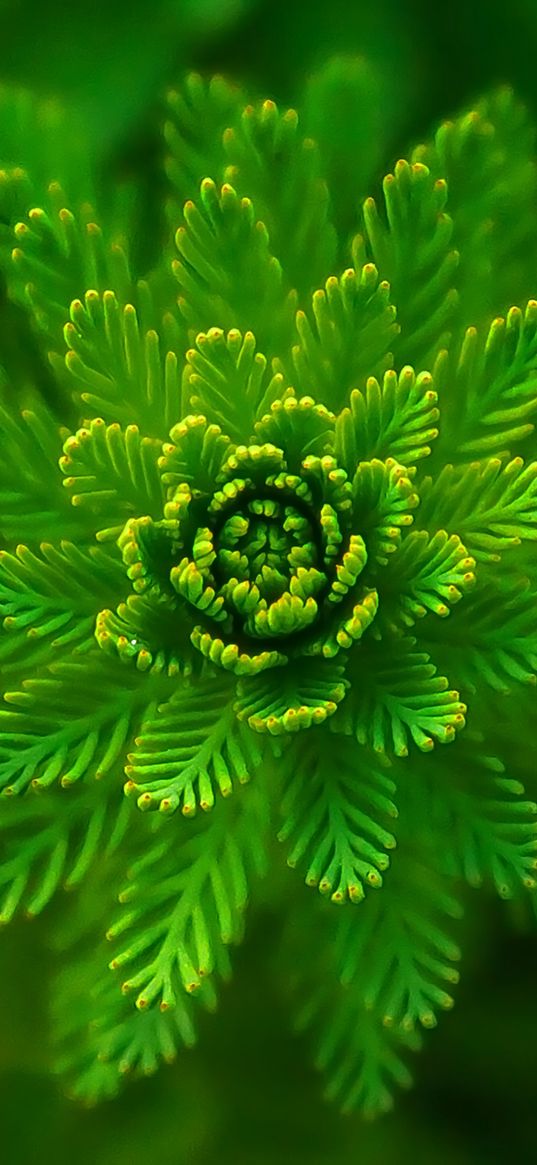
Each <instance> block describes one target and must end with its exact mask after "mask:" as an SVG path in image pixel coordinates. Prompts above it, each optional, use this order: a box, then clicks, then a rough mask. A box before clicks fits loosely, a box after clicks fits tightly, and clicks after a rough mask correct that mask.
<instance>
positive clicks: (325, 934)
mask: <svg viewBox="0 0 537 1165" xmlns="http://www.w3.org/2000/svg"><path fill="white" fill-rule="evenodd" d="M338 67H339V66H338ZM314 90H315V86H313V89H311V92H310V101H311V100H312V97H311V93H313V92H314ZM310 116H311V111H310ZM66 148H67V147H66ZM532 150H533V145H532V132H531V131H530V128H529V126H528V122H527V119H526V116H525V114H524V113H523V111H521V109H520V108H519V106H518V104H517V103H516V102H515V100H514V99H513V98H512V96H511V95H509V94H507V93H506V92H503V91H502V92H501V93H499V94H496V95H493V96H492V97H491V98H489V99H487V100H486V101H484V102H483V103H481V105H480V106H479V107H478V109H477V110H476V111H474V112H472V113H470V114H465V115H463V116H462V117H461V118H459V119H457V120H456V121H454V122H453V123H450V124H448V125H445V126H444V127H442V128H441V129H440V131H439V132H438V134H437V136H436V138H435V140H434V142H432V143H431V144H428V145H427V144H425V145H424V146H421V147H419V148H418V149H417V150H416V151H415V153H414V154H413V155H412V156H411V157H410V158H409V159H408V160H405V159H403V160H400V161H398V162H397V164H396V165H395V166H394V168H393V172H392V173H390V174H389V175H388V176H387V177H386V178H385V180H384V184H383V197H382V198H381V199H380V200H378V204H376V203H375V202H374V201H373V200H372V199H371V198H368V199H366V201H365V203H364V206H363V210H362V213H361V215H359V214H358V212H357V213H356V216H355V218H356V221H355V223H354V229H353V237H352V240H351V242H350V249H349V245H348V239H347V237H346V236H345V237H339V236H338V233H337V230H336V226H335V224H336V223H337V222H338V221H339V219H340V213H341V208H342V207H343V205H345V207H346V209H345V214H344V215H343V217H344V219H345V221H346V219H347V217H348V213H349V207H350V204H351V203H350V201H349V199H348V198H347V197H345V198H343V199H342V198H341V197H339V196H338V195H337V194H336V198H335V200H334V202H335V206H336V212H337V213H333V212H332V204H331V195H330V191H329V183H328V181H327V178H329V177H330V175H333V174H337V173H339V170H338V165H337V159H336V158H335V156H334V150H333V149H331V148H329V146H328V143H327V141H326V136H325V137H324V138H323V140H322V141H321V144H320V145H318V144H316V143H315V142H314V141H313V140H312V139H311V138H310V137H309V135H308V134H307V133H305V132H304V131H303V127H302V124H301V120H300V118H299V116H298V114H297V113H296V112H295V111H294V110H286V109H280V108H278V107H277V105H276V104H275V103H274V102H273V101H265V102H262V103H256V102H253V103H247V98H246V97H245V96H244V95H243V94H242V93H241V92H240V91H239V90H238V89H235V88H234V87H233V86H232V85H230V84H228V82H226V81H224V80H222V79H220V78H216V79H213V80H212V81H205V80H204V79H202V78H200V77H197V76H191V77H189V78H187V79H186V80H185V82H184V83H183V84H182V85H181V86H179V87H178V88H177V89H175V90H174V91H173V92H172V93H170V94H169V96H168V103H167V114H166V125H165V151H166V152H167V160H166V162H165V171H166V175H165V177H163V184H165V183H166V182H167V204H166V207H165V208H164V207H163V213H162V219H161V221H162V223H164V222H166V223H167V228H166V231H165V237H162V238H159V237H157V235H158V232H157V233H156V234H155V238H154V239H153V249H154V253H158V254H159V256H160V257H159V261H158V262H157V264H156V265H155V267H154V268H153V269H152V270H150V271H146V272H143V273H141V272H139V271H134V270H133V269H132V266H131V264H130V262H129V246H128V240H126V239H125V238H124V234H125V232H124V231H122V230H119V231H118V229H117V226H118V223H117V215H116V214H115V213H114V214H113V215H111V214H109V213H108V212H107V210H106V205H105V206H104V209H102V210H101V212H99V211H98V209H96V208H97V204H98V202H99V191H98V190H97V193H96V195H95V193H94V192H93V191H90V190H89V189H87V190H85V189H84V188H83V179H82V175H81V174H80V175H79V178H78V180H77V170H76V166H74V165H71V166H69V165H67V164H66V165H65V167H63V169H62V172H60V169H58V172H55V171H54V168H51V167H49V168H48V169H47V163H46V158H45V159H43V158H40V159H39V161H37V158H36V167H35V173H34V174H26V173H25V172H23V171H22V170H21V168H20V165H19V164H18V162H19V160H18V159H16V158H11V157H6V158H5V159H4V161H5V169H4V170H2V172H1V177H0V198H1V201H2V223H3V225H2V228H1V231H0V262H1V265H2V270H3V273H4V277H5V280H6V285H7V288H8V291H9V294H10V296H11V298H12V300H13V301H14V303H15V304H16V305H17V310H18V312H21V313H23V316H25V318H26V321H27V328H28V335H29V336H30V335H32V336H33V340H32V343H33V345H34V349H35V353H36V355H35V365H36V369H37V371H36V374H35V376H34V378H33V379H34V381H35V383H32V382H28V378H25V380H24V383H22V384H20V385H7V384H6V382H5V381H3V382H2V387H1V390H0V391H1V399H0V443H1V448H2V459H1V464H0V539H1V547H0V625H1V634H0V666H1V689H0V690H1V693H2V697H1V704H0V791H1V799H0V921H1V922H3V923H7V922H9V921H10V920H11V918H12V917H13V916H14V915H15V914H16V913H17V912H19V911H25V912H26V913H27V914H28V915H30V916H31V915H35V914H37V913H39V912H40V911H41V910H43V909H44V908H45V907H46V906H47V904H48V903H49V901H50V900H51V899H52V897H53V895H54V893H55V891H56V890H57V889H59V888H60V887H62V886H64V887H67V888H69V889H74V888H75V887H77V888H78V887H79V886H80V893H81V905H80V910H79V913H78V916H75V914H74V913H73V912H72V911H70V910H68V909H67V910H66V911H65V919H64V922H63V923H61V922H60V927H59V931H58V934H57V936H56V940H55V941H56V942H57V943H58V944H59V946H60V947H61V958H60V961H61V963H62V970H61V973H59V975H58V978H57V980H56V983H55V985H54V987H53V994H54V1000H55V1002H54V1007H53V1012H54V1016H55V1027H56V1042H57V1047H58V1066H59V1068H60V1069H61V1071H62V1072H63V1073H64V1074H65V1076H66V1078H67V1079H68V1081H69V1083H70V1087H71V1089H72V1091H73V1093H74V1095H76V1096H77V1097H79V1098H80V1099H85V1100H88V1101H92V1102H93V1101H96V1100H98V1099H100V1098H102V1097H104V1096H108V1095H113V1093H114V1092H115V1091H116V1090H117V1088H118V1086H119V1083H120V1080H121V1077H122V1075H123V1074H124V1073H125V1072H128V1071H130V1070H132V1071H133V1072H134V1073H142V1074H143V1073H148V1072H151V1071H153V1070H154V1069H155V1068H156V1067H157V1065H158V1063H159V1062H160V1061H161V1060H169V1059H171V1058H172V1057H173V1056H174V1055H175V1053H176V1050H177V1049H178V1048H179V1047H180V1046H182V1045H187V1046H188V1045H189V1044H191V1043H192V1042H193V1041H194V1039H195V1033H196V1022H195V1021H196V1013H197V1010H198V1008H199V1006H200V1004H201V1006H203V1007H207V1008H209V1009H210V1008H212V1007H213V1006H214V1004H215V1000H216V989H217V983H218V979H219V977H220V978H222V977H224V978H226V977H228V976H229V974H230V972H231V959H230V954H229V949H228V948H229V947H230V946H232V945H233V944H236V943H237V942H239V941H240V940H241V938H242V935H243V931H244V920H245V912H246V907H247V904H248V899H249V896H250V894H251V891H252V888H253V887H254V886H255V885H256V880H257V879H258V877H259V876H260V875H262V874H265V873H266V872H267V869H268V868H269V866H270V861H271V860H272V857H273V849H272V848H271V846H270V836H271V832H270V831H271V829H272V819H273V818H274V817H275V816H278V815H279V816H280V821H279V823H278V825H277V826H276V828H275V830H274V831H273V832H275V833H276V834H277V836H278V837H279V840H280V842H281V843H282V845H283V847H284V848H285V853H286V857H287V863H288V865H289V866H290V867H292V868H293V869H294V868H295V867H296V868H297V870H298V871H300V875H298V876H301V877H302V879H303V880H304V881H305V883H306V884H307V885H308V886H310V887H312V888H317V890H318V891H319V893H318V894H314V893H311V894H309V895H308V893H307V891H306V890H305V889H303V888H301V887H299V888H298V889H297V892H296V894H295V895H293V894H292V893H289V894H285V895H283V894H282V895H279V897H281V898H283V899H284V900H285V904H286V909H288V911H289V915H290V921H289V925H288V928H287V936H288V937H287V938H286V939H285V940H284V942H283V943H282V951H281V955H282V956H283V957H284V958H285V959H286V960H287V961H286V964H285V974H283V973H282V978H284V979H286V981H287V980H288V981H289V985H290V987H292V988H293V987H294V988H296V990H297V993H298V999H299V1000H300V1007H299V1022H301V1023H302V1024H303V1025H306V1026H314V1027H316V1029H317V1032H318V1053H317V1062H318V1063H319V1065H320V1067H321V1068H323V1070H325V1071H326V1073H327V1076H328V1094H329V1095H330V1096H332V1097H334V1098H335V1099H337V1100H338V1102H339V1103H341V1104H342V1105H343V1106H344V1107H345V1108H352V1107H354V1106H356V1105H358V1106H360V1107H361V1108H362V1109H363V1110H364V1111H365V1112H366V1113H368V1114H373V1113H374V1112H377V1111H382V1110H385V1109H386V1108H387V1107H388V1106H389V1104H390V1103H391V1092H392V1086H393V1085H396V1084H400V1085H405V1084H407V1083H408V1082H409V1080H410V1077H409V1073H408V1068H407V1066H406V1050H407V1049H410V1050H412V1049H415V1048H417V1047H418V1046H419V1043H420V1034H419V1031H420V1028H430V1027H433V1026H434V1024H435V1023H436V1022H437V1019H438V1017H439V1015H440V1014H441V1012H442V1011H443V1010H446V1009H448V1008H450V1007H451V1006H452V1003H453V994H452V992H453V988H454V986H455V984H456V982H457V979H458V970H457V966H456V964H457V963H458V960H459V956H460V951H459V944H458V937H457V919H458V917H459V915H460V913H461V909H462V906H463V903H464V885H463V884H464V882H465V881H466V882H468V883H469V884H470V885H471V886H477V885H480V884H481V883H483V882H485V883H486V882H488V883H489V884H490V885H491V886H492V887H494V888H495V890H496V891H497V892H498V893H499V894H500V896H502V897H505V898H506V897H512V896H515V895H517V894H522V893H525V892H526V891H531V890H532V889H533V888H534V887H535V883H536V880H537V879H536V873H535V871H536V869H537V808H536V805H535V803H534V801H533V800H532V797H533V796H536V794H537V790H532V789H529V791H528V793H526V792H525V790H524V788H523V787H522V785H521V784H520V783H519V781H518V780H517V779H515V777H514V776H513V774H512V773H511V772H510V759H511V758H510V755H509V754H510V751H512V749H513V748H514V747H515V745H516V743H517V739H516V738H517V731H518V729H517V730H515V728H514V727H513V728H511V729H510V728H509V725H510V723H511V721H510V717H511V716H512V717H513V725H514V724H515V723H516V724H518V723H519V721H518V720H516V719H515V713H514V711H513V710H514V709H515V707H518V699H519V694H520V693H521V692H522V691H524V692H525V693H526V695H527V694H528V693H530V695H531V691H532V687H533V686H535V677H536V674H537V622H536V616H535V609H536V606H535V604H536V597H537V578H536V573H535V542H536V540H537V462H535V461H533V460H532V456H533V455H534V454H535V452H536V448H537V446H536V442H535V429H534V425H535V419H534V418H535V409H536V400H537V396H536V387H537V343H536V339H535V335H536V320H537V314H536V312H537V309H536V301H535V300H534V299H531V298H529V297H530V296H531V295H534V294H536V293H537V284H536V282H535V263H534V250H533V249H532V248H534V246H535V242H534V231H533V228H532V220H531V216H532V214H533V213H534V201H535V199H534V194H535V161H534V159H533V153H532ZM52 157H54V153H52V154H51V158H52ZM360 172H361V173H363V172H364V166H362V168H361V171H360ZM60 179H61V180H62V182H64V186H62V185H60V184H59V180H60ZM347 181H348V183H349V184H350V185H349V189H350V186H351V185H352V182H353V175H352V173H349V175H348V176H347ZM65 191H66V192H67V193H65ZM90 196H91V197H90ZM353 197H354V196H353ZM338 207H339V210H338ZM120 225H121V224H120ZM123 225H125V224H123ZM494 296H496V298H495V299H494ZM493 299H494V302H493ZM513 301H514V305H513ZM495 311H496V312H501V313H503V314H502V315H497V316H496V317H494V312H495ZM0 359H1V353H0ZM39 361H41V363H39ZM31 379H32V378H30V381H31ZM51 383H53V384H54V390H53V392H47V386H49V387H50V384H51ZM526 706H528V707H529V706H530V705H529V702H528V705H524V707H526ZM531 707H532V709H533V712H532V714H534V710H535V706H534V703H533V704H532V705H531ZM500 725H502V726H503V728H502V731H501V732H500V731H499V726H500ZM531 779H532V777H531V774H529V780H530V783H531ZM243 786H244V787H243ZM139 811H141V812H139ZM183 818H186V819H188V820H183ZM190 819H193V820H190ZM288 876H289V878H291V875H288ZM270 886H271V883H270V881H269V890H268V893H270ZM297 886H298V883H297ZM117 899H119V906H118V905H117ZM334 904H335V905H334ZM337 907H340V909H338V908H337ZM294 911H298V912H299V913H298V915H296V914H295V913H294ZM300 912H302V913H300ZM76 917H78V922H77V921H76ZM297 918H298V919H299V920H300V919H301V920H302V925H297V924H296V923H297ZM308 935H309V941H308V937H307V936H308ZM105 936H106V937H105ZM290 972H292V973H290ZM121 987H123V993H122V990H121Z"/></svg>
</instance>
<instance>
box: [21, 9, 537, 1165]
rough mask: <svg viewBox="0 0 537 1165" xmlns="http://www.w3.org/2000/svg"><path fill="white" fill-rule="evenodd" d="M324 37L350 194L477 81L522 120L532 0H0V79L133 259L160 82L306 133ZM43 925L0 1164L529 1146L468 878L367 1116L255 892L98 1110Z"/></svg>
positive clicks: (28, 932) (523, 1057)
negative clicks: (198, 1018) (237, 89)
mask: <svg viewBox="0 0 537 1165" xmlns="http://www.w3.org/2000/svg"><path fill="white" fill-rule="evenodd" d="M333 54H347V55H350V56H353V57H354V58H356V60H355V62H354V65H353V68H355V69H357V70H358V73H359V76H360V78H361V81H360V84H361V85H362V87H363V100H360V99H357V97H356V88H355V89H354V91H353V92H354V98H353V100H354V102H355V104H354V106H352V105H349V106H348V107H347V112H348V114H349V116H348V117H347V118H346V122H345V133H343V128H344V127H343V125H342V124H341V123H338V115H337V111H336V110H334V121H333V124H332V131H331V136H332V140H333V142H334V143H335V144H336V145H337V144H338V142H339V144H342V143H343V144H344V145H345V149H346V151H347V154H346V156H345V159H344V164H345V166H346V168H347V172H348V173H350V172H352V173H353V174H354V184H355V189H356V190H357V191H358V192H360V193H363V192H364V191H366V190H369V189H372V190H373V191H374V190H375V188H376V185H377V184H378V181H379V178H380V177H381V175H382V172H383V169H386V168H388V167H391V166H392V165H393V162H394V160H395V158H396V157H397V156H399V155H401V154H404V153H405V152H406V150H407V149H408V147H409V146H410V145H412V144H415V143H416V142H417V141H418V140H419V139H421V138H423V137H424V136H426V135H427V134H428V133H429V132H430V130H431V128H434V126H435V124H436V123H437V122H438V120H439V119H440V118H443V117H445V116H449V115H451V114H453V113H455V112H457V110H459V109H460V108H461V107H469V106H470V105H471V103H472V101H473V100H475V98H476V97H478V96H479V95H480V94H481V93H483V92H485V91H486V90H487V89H489V88H491V87H493V86H494V85H496V84H498V83H501V82H508V83H510V84H511V85H512V86H513V87H514V88H515V89H516V91H517V92H518V94H519V95H520V96H521V97H522V98H523V99H524V100H525V102H526V103H527V105H528V106H529V107H530V109H531V110H532V112H533V114H534V116H535V118H536V119H537V70H536V68H535V61H536V60H537V2H536V0H510V2H509V4H505V3H504V2H501V0H446V3H445V4H444V5H433V4H431V3H430V0H406V2H405V0H369V2H365V0H329V2H328V0H324V2H323V0H308V2H306V0H294V2H293V0H128V2H127V0H91V2H90V3H88V4H85V5H84V4H81V3H79V4H72V3H67V2H64V0H46V3H43V2H42V0H41V2H40V3H38V2H37V0H0V83H3V84H4V85H5V86H8V87H11V86H13V85H19V86H24V87H26V88H28V89H30V90H31V91H32V92H33V93H35V95H36V97H37V98H38V99H47V100H48V99H51V98H52V99H56V98H57V99H59V100H60V102H61V103H62V104H63V105H64V106H65V107H66V108H67V110H68V122H69V125H70V127H71V131H72V133H73V134H74V136H75V137H76V140H77V143H78V149H79V154H80V164H81V165H84V166H86V167H87V168H88V170H91V171H93V172H94V173H96V174H98V175H99V176H100V180H102V181H103V182H104V183H105V184H106V183H108V188H109V190H110V191H112V190H113V188H114V184H115V182H116V181H119V182H123V183H126V184H127V185H129V184H131V185H132V186H133V188H135V189H137V190H138V192H139V193H138V196H137V197H138V202H137V206H136V215H137V221H138V222H139V223H140V224H141V227H142V229H141V231H140V244H139V245H140V248H141V252H140V263H141V264H142V265H143V259H144V256H143V254H142V251H143V246H144V239H145V238H146V237H148V236H149V233H150V232H147V231H144V230H143V223H144V221H149V219H150V216H151V215H152V214H153V213H154V207H155V205H156V201H157V199H158V195H159V177H158V164H159V149H160V145H159V138H158V132H157V129H156V127H157V124H158V117H159V101H160V96H161V93H162V91H163V89H164V88H165V87H166V86H167V85H168V84H169V83H173V82H174V81H176V80H177V79H178V77H180V76H181V74H182V72H183V71H184V70H185V69H192V68H195V69H197V70H200V71H202V72H207V73H211V72H215V71H216V72H221V73H224V74H225V75H227V76H229V77H231V78H234V79H236V80H238V81H240V82H242V83H243V84H244V85H245V87H246V88H248V89H249V90H250V91H251V92H252V93H253V94H254V95H257V96H263V97H264V96H270V97H272V98H274V99H275V100H276V101H278V102H279V103H281V104H286V103H295V102H299V101H301V100H302V98H303V96H304V94H305V95H306V99H307V101H308V102H309V104H308V109H309V114H308V116H309V118H310V123H311V129H312V130H313V131H315V130H316V129H319V126H318V125H316V118H318V116H319V113H318V104H316V101H317V102H318V99H319V90H318V89H317V90H315V91H312V88H311V78H312V75H313V74H314V73H315V72H317V71H318V70H319V69H321V70H322V69H323V68H324V69H325V71H324V81H323V85H324V89H322V90H321V96H322V95H323V94H324V97H325V98H326V101H329V100H330V93H331V88H330V85H331V81H330V70H329V68H328V69H327V68H325V66H326V62H327V61H328V59H329V58H330V57H331V56H332V55H333ZM316 95H317V96H316ZM0 104H1V103H0ZM11 108H12V107H11V106H10V104H9V101H7V104H6V102H4V104H3V106H2V109H3V110H4V112H1V111H0V162H1V158H3V157H5V158H6V160H9V161H10V162H22V163H24V161H25V158H26V157H27V156H28V155H29V153H30V152H31V150H33V149H34V148H35V142H34V143H33V144H32V141H31V137H32V127H31V125H29V126H28V137H27V138H26V136H25V133H21V132H20V129H18V130H17V134H16V135H15V138H14V137H13V125H14V122H13V121H10V109H11ZM349 124H351V126H352V132H351V133H350V134H349ZM321 131H322V127H321ZM338 135H339V136H338ZM337 164H339V163H336V161H335V162H334V165H335V166H336V165H337ZM59 165H61V160H60V162H59ZM350 168H352V170H351V169H350ZM346 190H347V191H349V190H351V188H350V187H349V186H348V185H347V187H346V188H345V189H343V188H342V193H341V197H342V199H343V200H344V199H345V198H346V197H347V198H350V195H349V194H346ZM351 193H352V191H351ZM347 210H348V213H349V214H350V213H352V199H351V201H350V202H349V205H348V207H347ZM343 212H344V213H345V206H343ZM536 215H537V208H536ZM536 228H537V223H536ZM536 291H537V272H536ZM6 312H7V315H6V314H5V313H6ZM11 323H12V321H11V318H10V317H9V310H8V309H5V311H4V308H2V307H1V300H0V360H1V361H2V363H7V364H8V365H9V363H10V360H12V361H14V362H16V361H18V360H20V359H22V358H23V354H21V352H20V351H17V352H13V350H12V349H13V343H14V340H13V329H12V326H11ZM528 765H530V766H532V769H533V770H534V769H535V757H531V756H530V757H528V755H527V754H525V755H523V756H521V757H520V758H518V760H517V758H515V768H518V770H519V771H518V772H514V774H513V775H515V776H517V775H522V776H523V775H524V769H526V770H527V766H528ZM47 927H48V918H47V915H45V917H44V918H42V919H40V920H38V921H37V922H34V923H32V924H24V923H20V924H17V925H16V926H14V927H13V929H12V931H11V932H5V933H4V934H2V935H1V936H0V1000H1V1003H0V1158H1V1160H2V1162H4V1163H5V1165H47V1163H48V1162H54V1165H71V1163H72V1162H76V1165H146V1163H149V1162H153V1161H155V1162H158V1163H159V1165H350V1163H351V1162H352V1163H354V1162H366V1163H367V1165H405V1163H406V1162H408V1163H409V1165H496V1163H498V1165H500V1163H503V1162H508V1161H511V1160H518V1161H523V1162H531V1161H533V1160H534V1159H535V1155H536V1150H535V1144H536V1138H535V1105H536V1100H537V1085H536V1081H537V1001H536V984H537V941H536V940H535V937H534V936H532V934H531V930H530V928H529V925H528V920H527V918H526V916H525V914H524V912H523V911H521V910H519V909H518V908H516V909H515V908H513V907H512V906H511V907H508V906H506V904H502V903H498V902H496V901H495V900H494V899H493V898H492V897H489V898H487V896H486V895H482V896H480V897H479V899H478V898H477V896H475V897H474V895H473V894H471V895H470V896H469V904H468V911H467V915H466V919H465V922H464V932H465V933H464V935H461V938H463V940H464V943H465V945H466V959H465V963H464V967H463V982H462V985H461V988H460V989H459V991H458V992H457V1006H456V1009H455V1012H454V1013H453V1014H452V1015H451V1016H449V1017H446V1019H445V1020H444V1021H443V1022H442V1023H441V1024H440V1026H439V1028H438V1030H437V1031H436V1032H435V1033H433V1035H432V1036H430V1037H428V1038H427V1040H426V1047H425V1051H424V1052H423V1053H422V1055H421V1057H420V1058H419V1059H418V1060H417V1061H416V1062H415V1065H414V1069H415V1072H414V1074H415V1080H416V1087H415V1089H414V1091H413V1092H412V1093H410V1094H409V1095H404V1096H401V1097H400V1098H399V1099H398V1101H397V1103H396V1107H395V1111H394V1113H393V1115H390V1116H388V1117H387V1118H385V1119H384V1120H382V1121H380V1122H377V1123H376V1124H373V1125H369V1124H367V1123H364V1122H363V1121H362V1119H361V1118H360V1117H359V1116H351V1117H345V1118H342V1117H341V1116H340V1115H339V1114H338V1112H337V1111H336V1110H334V1109H333V1108H331V1107H329V1106H327V1105H325V1104H324V1103H323V1102H322V1082H321V1080H320V1079H319V1078H318V1076H317V1074H316V1073H315V1072H314V1070H313V1069H310V1068H309V1067H308V1066H307V1065H308V1063H309V1062H310V1061H309V1059H308V1056H309V1052H310V1048H309V1045H308V1041H307V1039H306V1038H305V1037H302V1036H300V1037H298V1036H293V1035H292V1034H290V1027H289V1022H288V1015H287V1012H286V1006H285V984H284V983H282V982H281V979H278V978H277V977H276V976H275V975H274V974H273V973H272V957H273V953H274V951H275V950H277V946H278V941H279V925H278V921H277V919H276V918H275V917H274V915H273V914H272V912H271V911H270V909H269V908H268V907H267V906H266V905H265V906H263V905H262V906H261V907H260V909H259V911H258V912H257V915H256V918H255V920H254V921H253V922H252V924H251V926H250V928H249V930H248V934H247V942H246V944H245V946H244V948H243V949H242V950H241V951H240V952H238V955H237V958H236V975H235V979H234V981H233V983H232V984H231V985H230V986H228V987H226V988H225V989H224V990H223V992H222V1000H221V1006H220V1010H219V1013H218V1014H217V1016H216V1017H210V1018H209V1020H208V1021H203V1022H202V1026H201V1036H200V1041H199V1045H198V1047H197V1048H196V1049H195V1050H194V1051H193V1052H190V1053H186V1054H185V1055H183V1056H181V1057H180V1058H179V1060H178V1062H177V1064H176V1065H175V1066H174V1067H172V1068H166V1069H164V1070H162V1071H161V1073H160V1074H159V1075H158V1076H157V1077H155V1078H154V1079H152V1080H149V1081H144V1082H142V1083H138V1084H136V1085H133V1086H131V1087H130V1089H128V1090H127V1091H126V1092H125V1093H124V1094H123V1096H121V1097H120V1098H119V1099H118V1100H116V1101H113V1102H111V1103H109V1104H107V1105H105V1106H104V1107H102V1108H101V1109H98V1110H93V1111H90V1112H86V1111H83V1110H81V1109H80V1108H77V1107H76V1106H75V1105H73V1104H71V1103H70V1102H69V1101H68V1100H66V1099H65V1098H64V1096H63V1095H62V1093H61V1090H60V1088H59V1086H58V1083H57V1081H56V1080H55V1079H54V1078H53V1077H52V1076H51V1074H50V1071H49V1055H50V1053H49V1048H48V1044H47V1016H46V1014H45V1007H46V1004H45V998H46V981H47V976H48V974H49V967H48V965H47V959H46V957H44V956H43V953H42V952H43V947H44V946H46V936H47Z"/></svg>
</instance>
